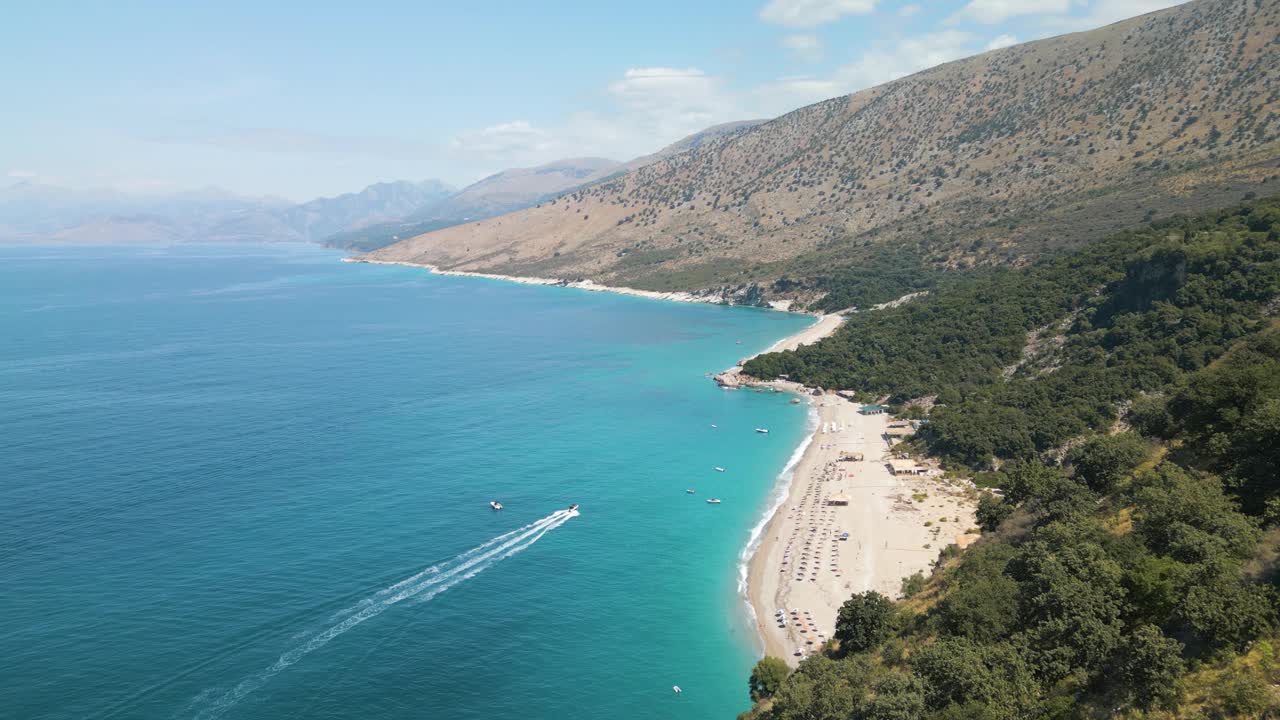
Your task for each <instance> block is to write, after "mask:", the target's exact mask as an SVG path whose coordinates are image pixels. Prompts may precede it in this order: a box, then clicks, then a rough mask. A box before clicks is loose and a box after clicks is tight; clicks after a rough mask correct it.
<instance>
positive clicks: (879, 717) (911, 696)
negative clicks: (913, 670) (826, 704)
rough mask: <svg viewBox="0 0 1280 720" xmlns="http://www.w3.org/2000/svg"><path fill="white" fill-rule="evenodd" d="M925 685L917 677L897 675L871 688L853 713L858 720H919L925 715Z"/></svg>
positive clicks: (884, 679)
mask: <svg viewBox="0 0 1280 720" xmlns="http://www.w3.org/2000/svg"><path fill="white" fill-rule="evenodd" d="M924 712H925V707H924V686H923V685H922V684H921V683H920V680H919V679H918V678H916V677H915V676H914V675H910V674H908V673H900V672H895V673H891V674H889V675H886V676H885V677H884V678H882V679H881V680H880V681H879V682H877V683H876V684H875V685H874V686H873V687H872V689H871V695H870V697H868V698H866V699H865V700H863V701H862V703H861V704H860V705H859V706H858V709H857V710H856V711H855V712H854V714H853V719H854V720H915V719H916V718H918V717H920V716H922V715H924Z"/></svg>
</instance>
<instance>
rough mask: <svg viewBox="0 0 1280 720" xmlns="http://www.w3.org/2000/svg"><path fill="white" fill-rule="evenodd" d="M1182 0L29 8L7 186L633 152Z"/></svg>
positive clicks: (1, 61)
mask: <svg viewBox="0 0 1280 720" xmlns="http://www.w3.org/2000/svg"><path fill="white" fill-rule="evenodd" d="M1175 4H1177V3H1176V2H1173V1H1171V0H947V1H944V2H925V1H916V2H912V1H910V0H755V1H754V2H747V1H739V2H731V1H720V0H692V1H691V0H683V1H674V0H649V1H647V2H643V3H620V2H608V1H607V0H605V1H601V0H595V1H589V2H554V1H547V2H527V1H526V2H486V1H485V0H472V2H468V3H457V2H448V3H446V2H439V1H435V2H433V1H431V0H426V1H423V0H417V1H416V2H379V1H376V0H369V1H367V2H362V3H353V2H341V3H336V2H324V1H312V2H307V3H301V2H298V3H287V2H271V3H265V2H239V1H237V0H221V1H220V2H217V3H174V2H168V1H165V2H154V3H151V2H145V1H134V2H125V3H120V2H111V3H108V2H94V1H93V0H82V1H79V2H61V1H60V0H41V1H40V2H34V1H32V0H28V1H26V2H22V1H19V2H14V3H9V4H8V7H7V8H6V10H5V13H4V14H5V19H4V21H3V23H0V98H3V99H2V101H0V186H3V185H5V184H9V183H14V182H25V181H30V182H39V183H47V184H53V185H61V186H66V187H75V188H110V189H114V190H119V191H123V192H129V193H141V194H161V193H170V192H177V191H186V190H195V189H202V188H207V187H218V188H222V189H225V190H229V191H231V192H235V193H239V194H244V195H254V196H275V197H280V198H287V199H291V200H296V201H302V200H307V199H310V198H313V197H318V196H326V195H334V194H338V193H342V192H350V191H354V190H359V189H360V188H362V187H364V186H365V185H368V184H370V183H373V182H379V181H387V180H396V179H405V180H424V179H428V178H437V179H440V180H443V181H445V182H448V183H451V184H454V185H457V186H463V185H466V184H468V183H471V182H474V181H475V180H478V179H480V178H482V177H484V176H486V175H489V174H491V173H493V172H496V171H498V170H501V169H503V168H508V167H528V166H532V165H536V164H540V163H543V162H548V161H551V160H555V159H560V158H567V157H587V156H591V157H608V158H612V159H615V160H629V159H631V158H633V157H637V156H640V155H644V154H647V153H650V152H653V151H655V150H657V149H659V148H660V147H662V146H663V145H666V144H668V143H670V142H673V141H675V140H678V139H679V138H681V137H684V136H685V135H688V134H690V133H693V132H696V131H698V130H701V129H703V128H706V127H708V126H710V125H713V124H717V123H721V122H727V121H731V120H743V119H749V118H766V117H776V116H778V115H781V114H783V113H786V112H788V111H790V110H794V109H796V108H798V107H802V106H804V105H807V104H809V103H813V102H817V101H819V100H823V99H826V98H829V97H834V96H837V95H842V94H846V93H850V92H854V91H856V90H860V89H863V88H867V87H872V86H874V85H877V84H880V83H882V82H885V81H888V80H892V79H894V78H896V77H901V76H903V75H906V74H910V73H912V72H915V71H917V70H922V69H924V68H927V67H931V66H933V65H937V64H939V63H943V62H947V61H949V60H954V59H958V58H961V57H966V56H969V55H974V54H977V53H981V52H985V51H987V50H990V49H995V48H1000V47H1005V46H1008V45H1012V44H1015V43H1019V42H1027V41H1030V40H1035V39H1039V38H1043V37H1049V36H1052V35H1058V34H1062V33H1065V32H1073V31H1077V30H1084V29H1089V28H1092V27H1098V26H1101V25H1105V24H1108V23H1111V22H1115V21H1117V20H1121V19H1124V18H1126V17H1131V16H1134V15H1139V14H1143V13H1146V12H1151V11H1154V10H1158V9H1160V8H1163V7H1168V6H1171V5H1175Z"/></svg>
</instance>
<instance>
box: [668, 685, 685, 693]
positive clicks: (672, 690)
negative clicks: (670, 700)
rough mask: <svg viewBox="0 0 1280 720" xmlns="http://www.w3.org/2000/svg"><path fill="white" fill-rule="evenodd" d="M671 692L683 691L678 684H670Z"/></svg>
mask: <svg viewBox="0 0 1280 720" xmlns="http://www.w3.org/2000/svg"><path fill="white" fill-rule="evenodd" d="M671 692H673V693H675V694H677V695H679V694H680V693H682V692H684V691H683V690H681V689H680V686H679V685H672V686H671Z"/></svg>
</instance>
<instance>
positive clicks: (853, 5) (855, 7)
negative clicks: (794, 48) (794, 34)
mask: <svg viewBox="0 0 1280 720" xmlns="http://www.w3.org/2000/svg"><path fill="white" fill-rule="evenodd" d="M876 2H877V0H769V4H768V5H765V6H764V7H763V8H762V9H761V10H760V19H761V20H764V21H765V22H770V23H774V24H775V25H786V26H787V27H817V26H819V25H826V24H827V23H829V22H835V21H836V20H839V19H840V18H842V17H844V16H845V15H866V14H868V13H871V12H873V11H874V10H875V9H876Z"/></svg>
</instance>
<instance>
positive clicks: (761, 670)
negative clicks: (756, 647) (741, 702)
mask: <svg viewBox="0 0 1280 720" xmlns="http://www.w3.org/2000/svg"><path fill="white" fill-rule="evenodd" d="M790 674H791V668H789V667H787V663H786V662H785V661H783V660H782V659H781V658H776V657H774V656H772V655H766V656H764V657H763V658H761V659H760V662H758V663H756V666H755V667H754V668H752V669H751V679H750V681H749V684H750V687H751V700H752V701H753V702H760V701H761V700H763V699H765V698H767V697H772V696H773V694H774V693H776V692H778V689H779V688H780V687H782V683H783V681H785V680H786V679H787V676H788V675H790Z"/></svg>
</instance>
